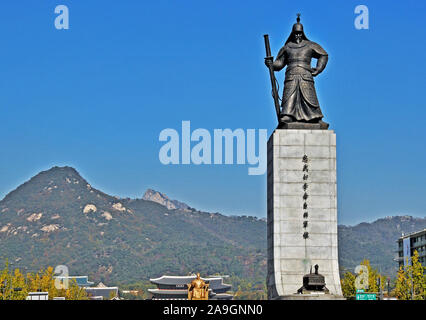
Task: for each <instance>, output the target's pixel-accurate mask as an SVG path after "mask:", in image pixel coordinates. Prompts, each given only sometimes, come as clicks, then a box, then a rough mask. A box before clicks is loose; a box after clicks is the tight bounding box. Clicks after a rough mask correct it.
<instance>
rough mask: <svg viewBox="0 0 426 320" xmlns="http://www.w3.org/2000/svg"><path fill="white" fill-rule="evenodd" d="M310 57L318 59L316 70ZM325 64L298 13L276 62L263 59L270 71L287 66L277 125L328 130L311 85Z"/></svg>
mask: <svg viewBox="0 0 426 320" xmlns="http://www.w3.org/2000/svg"><path fill="white" fill-rule="evenodd" d="M312 58H315V59H317V64H316V67H315V68H312V67H311V60H312ZM327 61H328V54H327V52H326V51H325V50H324V49H323V48H322V47H321V46H320V45H319V44H317V43H315V42H313V41H310V40H309V39H308V38H307V37H306V35H305V33H304V31H303V25H302V24H301V23H300V14H298V15H297V22H296V23H295V24H294V25H293V29H292V32H291V34H290V36H289V37H288V39H287V41H286V42H285V45H284V46H283V47H282V48H281V49H280V51H279V52H278V55H277V57H276V59H275V61H273V57H266V58H265V64H266V66H267V67H268V68H271V69H272V70H273V71H280V70H282V69H283V68H284V67H285V66H287V69H286V73H285V80H284V91H283V95H282V103H281V111H280V114H279V122H280V125H282V124H283V123H284V124H290V123H293V122H299V123H306V124H307V126H308V124H310V123H317V124H320V127H321V128H322V129H327V128H328V124H327V123H325V122H323V121H322V118H323V114H322V112H321V109H320V105H319V103H318V98H317V94H316V92H315V86H314V77H315V76H317V75H319V74H320V73H321V72H322V71H323V70H324V68H325V66H326V65H327Z"/></svg>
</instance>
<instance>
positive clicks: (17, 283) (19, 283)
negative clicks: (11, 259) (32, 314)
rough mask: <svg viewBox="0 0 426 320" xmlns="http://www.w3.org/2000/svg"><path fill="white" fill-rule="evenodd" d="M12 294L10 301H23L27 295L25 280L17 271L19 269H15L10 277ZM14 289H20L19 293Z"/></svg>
mask: <svg viewBox="0 0 426 320" xmlns="http://www.w3.org/2000/svg"><path fill="white" fill-rule="evenodd" d="M12 288H13V290H12V292H11V297H10V299H11V300H25V298H26V297H27V295H28V289H27V284H26V280H25V276H24V275H23V274H22V273H21V272H20V271H19V269H15V272H14V274H13V277H12ZM16 289H20V290H19V291H18V290H16Z"/></svg>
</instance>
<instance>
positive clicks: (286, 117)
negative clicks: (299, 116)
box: [281, 115, 294, 123]
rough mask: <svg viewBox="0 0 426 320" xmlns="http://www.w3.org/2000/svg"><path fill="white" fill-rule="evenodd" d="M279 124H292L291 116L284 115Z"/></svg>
mask: <svg viewBox="0 0 426 320" xmlns="http://www.w3.org/2000/svg"><path fill="white" fill-rule="evenodd" d="M281 122H285V123H290V122H294V118H293V117H292V116H288V115H284V116H281Z"/></svg>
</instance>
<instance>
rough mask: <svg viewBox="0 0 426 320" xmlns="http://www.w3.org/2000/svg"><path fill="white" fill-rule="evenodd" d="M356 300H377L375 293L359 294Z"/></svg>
mask: <svg viewBox="0 0 426 320" xmlns="http://www.w3.org/2000/svg"><path fill="white" fill-rule="evenodd" d="M356 300H377V297H376V294H375V293H357V294H356Z"/></svg>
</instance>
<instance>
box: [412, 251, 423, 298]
mask: <svg viewBox="0 0 426 320" xmlns="http://www.w3.org/2000/svg"><path fill="white" fill-rule="evenodd" d="M424 269H425V268H424V267H423V266H422V264H421V263H420V261H419V253H418V252H417V250H415V251H414V254H413V256H412V257H411V265H410V266H409V267H408V270H409V271H408V272H409V273H410V276H411V280H412V286H413V288H412V292H413V299H414V300H426V277H425V274H424Z"/></svg>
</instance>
